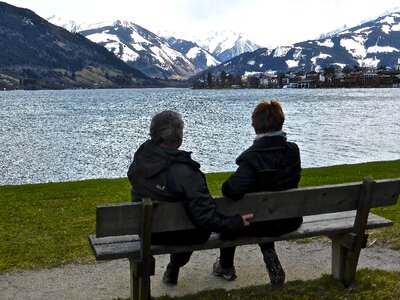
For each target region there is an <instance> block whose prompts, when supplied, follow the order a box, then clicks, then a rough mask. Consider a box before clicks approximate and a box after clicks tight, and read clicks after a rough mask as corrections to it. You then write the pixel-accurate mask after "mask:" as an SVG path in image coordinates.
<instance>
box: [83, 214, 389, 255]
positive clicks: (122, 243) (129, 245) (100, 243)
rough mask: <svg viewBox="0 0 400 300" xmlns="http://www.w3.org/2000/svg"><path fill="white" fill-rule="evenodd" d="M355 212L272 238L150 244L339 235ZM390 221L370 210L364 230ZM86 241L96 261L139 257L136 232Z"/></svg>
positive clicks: (212, 243)
mask: <svg viewBox="0 0 400 300" xmlns="http://www.w3.org/2000/svg"><path fill="white" fill-rule="evenodd" d="M354 217H355V212H354V211H347V212H340V213H331V214H323V215H314V216H309V217H304V222H303V224H302V226H301V227H300V228H299V229H298V230H296V231H294V232H290V233H287V234H285V235H281V236H279V238H271V237H265V238H260V237H240V238H237V239H235V240H234V241H221V240H220V239H219V235H217V234H213V235H212V236H211V238H210V239H209V240H208V241H207V242H206V243H202V244H198V245H190V246H187V247H185V246H179V247H176V246H168V245H152V246H151V253H152V254H154V255H156V254H165V253H172V252H185V251H193V250H205V249H214V248H220V247H229V246H235V245H236V246H238V245H248V244H257V243H260V242H272V241H276V240H292V239H299V238H307V237H313V236H323V235H331V234H340V233H343V232H346V231H348V230H349V229H351V228H352V227H353V225H354ZM392 224H393V223H392V221H390V220H388V219H385V218H383V217H380V216H377V215H375V214H373V213H370V214H369V218H368V224H367V229H373V228H381V227H387V226H391V225H392ZM89 241H90V244H91V247H92V249H93V252H94V253H95V256H96V259H97V260H109V259H117V258H127V257H133V258H134V257H138V256H139V252H140V243H139V239H138V236H137V235H127V236H117V237H106V238H96V237H95V236H94V235H91V236H90V237H89Z"/></svg>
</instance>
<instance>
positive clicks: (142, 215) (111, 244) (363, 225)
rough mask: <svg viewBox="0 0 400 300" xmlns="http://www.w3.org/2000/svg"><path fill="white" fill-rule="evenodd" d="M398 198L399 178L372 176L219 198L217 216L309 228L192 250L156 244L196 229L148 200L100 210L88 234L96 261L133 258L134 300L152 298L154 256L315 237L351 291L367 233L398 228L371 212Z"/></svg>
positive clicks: (172, 207) (179, 211)
mask: <svg viewBox="0 0 400 300" xmlns="http://www.w3.org/2000/svg"><path fill="white" fill-rule="evenodd" d="M399 193H400V178H399V179H389V180H378V181H374V180H372V179H369V178H366V179H364V180H363V182H362V183H348V184H336V185H327V186H319V187H309V188H299V189H292V190H287V191H281V192H260V193H251V194H247V195H245V197H244V198H243V199H241V200H239V201H237V202H234V201H232V200H230V199H227V198H224V197H216V198H215V199H216V202H217V205H218V211H220V212H221V213H223V214H225V215H235V214H238V213H239V214H243V213H248V212H253V213H254V218H253V221H254V222H257V221H264V220H274V219H282V218H289V217H297V216H304V223H303V224H302V226H301V227H300V228H299V229H298V230H296V231H294V232H290V233H288V234H284V235H281V236H279V237H273V238H272V237H240V238H237V239H235V240H221V239H220V238H219V235H218V234H213V235H212V236H211V238H210V239H209V241H207V242H206V243H203V244H196V245H190V246H176V245H172V246H167V245H151V233H152V232H165V231H176V230H183V229H191V228H193V225H192V223H191V222H190V220H189V219H188V217H187V215H186V213H185V210H184V208H183V206H182V205H181V204H180V203H165V202H164V203H161V202H159V203H157V202H152V201H151V200H150V199H145V200H143V202H142V203H125V204H111V205H99V206H97V213H96V217H97V221H96V235H91V236H89V241H90V245H91V247H92V249H93V252H94V255H95V256H96V259H97V260H112V259H119V258H128V259H129V262H130V272H131V280H130V281H131V282H130V284H131V298H132V299H149V298H150V276H151V275H154V269H155V260H154V255H158V254H168V253H176V252H184V251H195V250H204V249H214V248H220V247H229V246H240V245H249V244H258V243H263V242H271V241H282V240H293V239H302V238H308V237H314V236H328V237H329V238H331V240H332V275H333V276H334V277H335V278H336V279H338V280H340V281H341V282H342V283H343V284H344V285H345V286H349V285H350V284H351V282H352V281H353V280H354V277H355V272H356V268H357V263H358V258H359V254H360V250H361V248H363V247H365V245H366V241H367V234H366V232H365V231H366V229H373V228H380V227H386V226H391V225H392V221H390V220H387V219H385V218H382V217H380V216H377V215H375V214H373V213H370V208H372V207H381V206H388V205H394V204H396V202H397V199H398V197H399ZM138 234H140V236H141V239H139V238H138ZM294 255H296V254H294ZM210 267H211V266H210Z"/></svg>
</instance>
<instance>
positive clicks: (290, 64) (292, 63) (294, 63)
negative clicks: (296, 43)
mask: <svg viewBox="0 0 400 300" xmlns="http://www.w3.org/2000/svg"><path fill="white" fill-rule="evenodd" d="M286 64H287V66H288V68H295V67H298V66H299V61H298V60H293V59H288V60H287V61H286Z"/></svg>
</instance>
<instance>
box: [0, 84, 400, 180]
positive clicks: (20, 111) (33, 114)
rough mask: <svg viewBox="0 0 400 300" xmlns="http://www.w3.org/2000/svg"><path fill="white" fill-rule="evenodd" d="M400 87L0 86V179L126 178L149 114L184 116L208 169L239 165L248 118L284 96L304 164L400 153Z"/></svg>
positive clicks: (187, 145) (248, 134)
mask: <svg viewBox="0 0 400 300" xmlns="http://www.w3.org/2000/svg"><path fill="white" fill-rule="evenodd" d="M399 95H400V89H329V90H328V89H322V90H315V89H314V90H297V89H285V90H224V91H222V90H215V91H214V90H190V89H122V90H70V91H13V92H0V153H1V158H2V159H1V161H0V173H1V174H2V176H1V177H0V184H1V185H4V184H21V183H39V182H49V181H53V182H56V181H70V180H79V179H89V178H113V177H123V176H125V173H126V169H127V166H128V165H129V163H130V160H131V157H132V154H133V153H134V151H135V150H136V149H137V147H138V146H139V145H140V144H141V143H142V142H143V141H145V140H146V139H147V138H148V126H149V123H150V119H151V117H152V116H153V115H154V114H155V113H156V112H159V111H161V110H164V109H173V110H177V111H179V112H181V113H182V114H183V116H184V120H185V137H184V143H183V145H182V149H184V150H190V151H193V157H194V159H196V160H197V161H199V162H200V163H201V165H202V169H203V171H205V172H219V171H233V170H234V169H235V164H234V160H235V158H236V157H237V156H238V155H239V154H240V153H241V151H243V150H244V149H245V148H247V147H248V146H250V145H251V143H252V140H253V138H254V133H253V131H252V128H251V121H250V115H251V112H252V110H253V108H254V107H255V105H256V104H257V103H258V101H259V100H260V99H279V100H280V101H281V103H282V106H283V108H284V111H285V113H286V122H285V127H284V130H285V131H286V132H287V134H288V139H289V140H291V141H294V142H296V143H298V145H299V146H300V150H301V156H302V164H303V167H314V166H328V165H335V164H345V163H356V162H366V161H378V160H394V159H400V146H399V145H400V134H399V132H400V113H399V111H400V97H399Z"/></svg>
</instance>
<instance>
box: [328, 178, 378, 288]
mask: <svg viewBox="0 0 400 300" xmlns="http://www.w3.org/2000/svg"><path fill="white" fill-rule="evenodd" d="M374 189H375V181H374V180H372V179H369V178H366V179H364V181H363V185H362V189H361V191H360V197H359V200H358V208H357V214H356V218H355V221H354V226H353V229H352V231H351V232H350V233H349V234H345V235H342V236H336V237H333V238H332V275H333V277H334V278H336V279H338V280H339V281H341V282H342V283H343V285H344V286H346V287H348V286H350V284H351V283H352V282H353V281H354V279H355V275H356V270H357V264H358V258H359V256H360V251H361V248H364V247H365V244H366V241H367V238H368V236H367V235H366V234H365V228H366V226H367V222H368V215H369V211H370V209H371V199H372V194H373V192H374Z"/></svg>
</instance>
